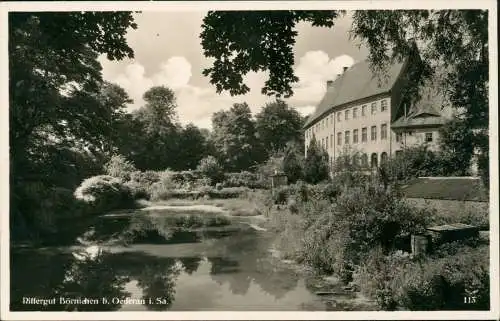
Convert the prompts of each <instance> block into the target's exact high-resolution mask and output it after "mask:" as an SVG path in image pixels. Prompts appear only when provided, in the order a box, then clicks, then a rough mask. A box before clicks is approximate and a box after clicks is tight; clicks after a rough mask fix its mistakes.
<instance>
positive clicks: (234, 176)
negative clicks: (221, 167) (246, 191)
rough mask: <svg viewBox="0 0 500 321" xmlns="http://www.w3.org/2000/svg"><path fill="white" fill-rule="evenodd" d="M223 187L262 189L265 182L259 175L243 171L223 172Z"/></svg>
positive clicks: (264, 186)
mask: <svg viewBox="0 0 500 321" xmlns="http://www.w3.org/2000/svg"><path fill="white" fill-rule="evenodd" d="M223 186H224V187H248V188H256V189H261V188H262V189H263V188H266V187H267V186H266V184H265V182H264V181H263V180H262V179H261V175H259V174H254V173H251V172H247V171H243V172H240V173H226V174H224V182H223Z"/></svg>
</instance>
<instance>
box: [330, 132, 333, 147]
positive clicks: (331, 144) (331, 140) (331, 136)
mask: <svg viewBox="0 0 500 321" xmlns="http://www.w3.org/2000/svg"><path fill="white" fill-rule="evenodd" d="M330 148H333V134H332V135H330Z"/></svg>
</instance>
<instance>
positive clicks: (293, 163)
mask: <svg viewBox="0 0 500 321" xmlns="http://www.w3.org/2000/svg"><path fill="white" fill-rule="evenodd" d="M283 172H284V173H285V174H286V176H287V178H288V182H289V183H292V184H293V183H295V182H297V181H298V180H300V179H302V178H303V175H304V155H303V153H302V152H301V148H300V147H299V146H298V145H297V143H295V144H293V143H290V144H288V146H287V148H286V151H285V156H284V157H283Z"/></svg>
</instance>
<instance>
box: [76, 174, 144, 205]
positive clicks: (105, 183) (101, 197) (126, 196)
mask: <svg viewBox="0 0 500 321" xmlns="http://www.w3.org/2000/svg"><path fill="white" fill-rule="evenodd" d="M74 195H75V197H76V198H77V199H78V200H81V201H83V202H85V203H87V204H89V205H91V206H92V208H93V211H94V212H95V213H102V212H105V211H109V210H113V209H119V208H128V207H132V206H133V205H134V199H133V196H132V192H131V191H130V188H128V187H127V186H126V185H124V184H123V182H122V181H121V180H120V179H118V178H116V177H112V176H109V175H99V176H93V177H90V178H87V179H86V180H84V181H83V182H82V184H81V185H80V186H79V187H78V188H77V189H76V190H75V193H74Z"/></svg>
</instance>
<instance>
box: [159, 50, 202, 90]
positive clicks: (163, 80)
mask: <svg viewBox="0 0 500 321" xmlns="http://www.w3.org/2000/svg"><path fill="white" fill-rule="evenodd" d="M191 76H192V72H191V64H190V63H189V61H188V60H187V59H186V58H184V57H171V58H170V59H168V60H167V61H166V62H164V63H162V64H161V67H160V71H159V72H158V73H157V74H155V75H154V76H153V82H154V83H155V84H165V85H166V86H168V87H169V88H171V89H173V90H175V89H177V88H182V87H184V86H186V85H187V84H188V83H189V80H190V79H191Z"/></svg>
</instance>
